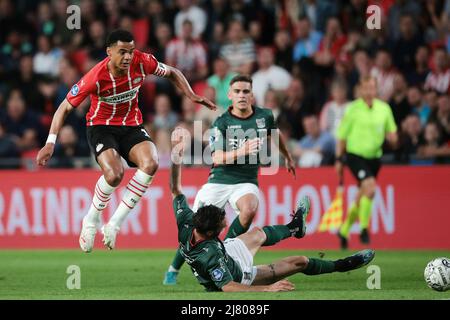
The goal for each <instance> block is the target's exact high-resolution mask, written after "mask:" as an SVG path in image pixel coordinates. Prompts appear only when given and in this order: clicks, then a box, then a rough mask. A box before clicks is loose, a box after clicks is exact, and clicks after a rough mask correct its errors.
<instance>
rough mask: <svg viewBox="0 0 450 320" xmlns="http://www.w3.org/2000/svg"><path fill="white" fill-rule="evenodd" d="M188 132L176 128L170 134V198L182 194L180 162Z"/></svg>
mask: <svg viewBox="0 0 450 320" xmlns="http://www.w3.org/2000/svg"><path fill="white" fill-rule="evenodd" d="M188 135H189V132H188V131H187V130H186V129H184V128H181V127H176V128H175V130H174V131H173V132H172V137H171V143H172V154H171V155H172V157H171V160H172V165H171V168H170V190H171V192H172V197H173V198H175V197H176V196H178V195H180V194H182V192H181V162H182V161H183V155H184V148H185V146H186V143H187V138H188Z"/></svg>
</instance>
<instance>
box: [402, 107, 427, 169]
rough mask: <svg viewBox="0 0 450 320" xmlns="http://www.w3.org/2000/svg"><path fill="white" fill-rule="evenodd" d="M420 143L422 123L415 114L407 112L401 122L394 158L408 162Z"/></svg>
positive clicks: (414, 154)
mask: <svg viewBox="0 0 450 320" xmlns="http://www.w3.org/2000/svg"><path fill="white" fill-rule="evenodd" d="M421 143H422V125H421V123H420V118H419V116H418V115H417V114H415V113H411V114H409V115H408V116H407V117H406V119H405V120H403V122H402V124H401V131H400V134H399V148H398V149H397V150H396V151H395V159H396V161H398V162H400V163H409V162H410V161H411V160H413V159H414V158H415V156H416V154H417V149H418V147H419V144H421Z"/></svg>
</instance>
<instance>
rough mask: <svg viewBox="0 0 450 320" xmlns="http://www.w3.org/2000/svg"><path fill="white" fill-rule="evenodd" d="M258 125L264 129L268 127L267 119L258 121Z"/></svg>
mask: <svg viewBox="0 0 450 320" xmlns="http://www.w3.org/2000/svg"><path fill="white" fill-rule="evenodd" d="M256 125H257V126H258V128H264V127H265V126H266V119H264V118H261V119H256Z"/></svg>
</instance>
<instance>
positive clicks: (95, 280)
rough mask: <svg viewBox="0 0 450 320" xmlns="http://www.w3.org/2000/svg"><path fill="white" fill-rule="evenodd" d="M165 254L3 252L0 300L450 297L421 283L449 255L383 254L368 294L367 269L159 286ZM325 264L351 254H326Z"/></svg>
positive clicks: (266, 259) (187, 274) (273, 254)
mask: <svg viewBox="0 0 450 320" xmlns="http://www.w3.org/2000/svg"><path fill="white" fill-rule="evenodd" d="M173 253H174V252H173V251H170V250H120V249H118V250H115V251H106V250H101V249H100V250H99V249H97V250H96V251H94V252H92V253H90V254H85V253H82V252H80V251H77V250H45V251H44V250H35V251H25V250H0V299H2V300H3V299H165V300H174V299H183V300H184V299H202V300H205V299H227V300H239V299H277V300H280V299H283V300H290V299H296V300H306V299H326V300H328V299H450V291H447V292H435V291H433V290H431V289H429V288H428V287H427V286H426V284H425V281H424V278H423V271H424V268H425V265H426V264H427V262H428V261H430V260H432V259H433V258H436V257H441V256H447V257H449V256H450V252H449V251H381V250H378V251H377V252H376V256H375V259H374V261H373V262H372V265H377V266H379V267H380V271H381V289H379V290H369V289H367V285H366V283H367V279H368V278H369V277H370V276H371V274H368V273H367V271H368V270H367V267H364V268H361V269H359V270H355V271H352V272H348V273H333V274H327V275H320V276H306V275H303V274H297V275H294V276H291V277H290V278H289V279H290V280H291V281H292V282H294V283H295V286H296V289H295V291H293V292H282V293H233V294H231V293H228V294H225V293H207V292H204V290H203V287H202V286H200V285H199V284H198V283H197V281H196V279H195V278H194V276H193V275H192V273H191V271H190V270H189V268H188V267H186V266H184V267H183V270H182V271H181V274H180V277H179V284H178V285H177V286H163V285H162V279H163V274H164V272H165V271H166V268H167V266H168V264H169V263H170V261H171V259H172V257H173ZM323 253H324V254H325V256H324V259H335V258H339V257H343V256H344V254H350V253H353V251H349V252H340V251H324V252H323ZM298 254H300V255H306V256H309V257H319V255H321V253H320V252H319V251H275V250H274V251H267V250H262V251H260V252H259V253H258V254H257V256H256V258H255V264H263V263H270V262H272V261H274V260H276V259H280V258H283V257H285V256H288V255H298ZM70 265H77V266H79V268H80V274H81V277H80V279H81V289H79V290H77V289H74V290H69V289H67V287H66V283H67V279H68V277H69V276H70V274H68V273H67V268H68V266H70Z"/></svg>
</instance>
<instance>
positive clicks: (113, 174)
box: [103, 167, 123, 187]
mask: <svg viewBox="0 0 450 320" xmlns="http://www.w3.org/2000/svg"><path fill="white" fill-rule="evenodd" d="M103 175H104V176H105V180H106V182H108V184H109V185H110V186H113V187H117V186H118V185H119V184H120V182H122V179H123V168H122V167H120V168H115V169H113V168H110V169H106V170H104V171H103Z"/></svg>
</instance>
